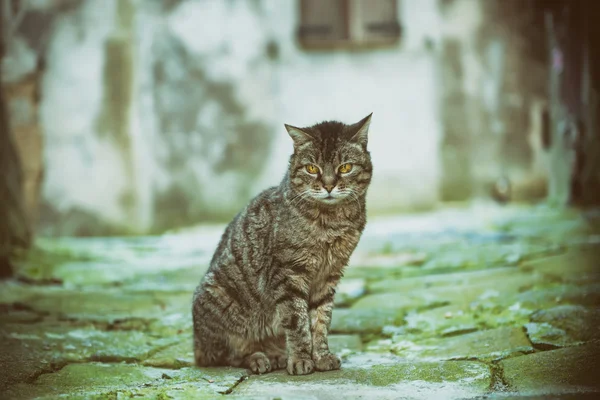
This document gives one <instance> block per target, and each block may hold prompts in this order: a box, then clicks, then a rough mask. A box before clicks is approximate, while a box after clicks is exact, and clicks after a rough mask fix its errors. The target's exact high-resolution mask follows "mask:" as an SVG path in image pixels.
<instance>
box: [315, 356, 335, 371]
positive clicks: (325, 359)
mask: <svg viewBox="0 0 600 400" xmlns="http://www.w3.org/2000/svg"><path fill="white" fill-rule="evenodd" d="M313 360H314V361H315V369H316V370H317V371H332V370H334V369H340V367H341V366H342V360H340V358H339V357H338V356H336V355H335V354H332V353H327V354H323V355H314V356H313Z"/></svg>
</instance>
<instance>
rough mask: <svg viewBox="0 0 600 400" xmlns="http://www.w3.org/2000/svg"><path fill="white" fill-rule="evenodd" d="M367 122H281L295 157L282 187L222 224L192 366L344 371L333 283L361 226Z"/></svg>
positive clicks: (204, 287)
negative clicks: (334, 327)
mask: <svg viewBox="0 0 600 400" xmlns="http://www.w3.org/2000/svg"><path fill="white" fill-rule="evenodd" d="M370 122H371V115H369V116H367V117H366V118H364V119H362V120H361V121H359V122H357V123H355V124H353V125H345V124H343V123H341V122H336V121H327V122H322V123H319V124H316V125H314V126H311V127H308V128H296V127H293V126H289V125H285V127H286V129H287V131H288V133H289V135H290V136H291V138H292V139H293V142H294V153H293V154H292V156H291V158H290V161H289V169H288V171H287V173H286V175H285V177H284V178H283V181H282V182H281V184H280V185H279V186H276V187H272V188H270V189H267V190H265V191H264V192H262V193H261V194H259V195H258V196H257V197H256V198H254V199H253V200H252V201H251V202H250V203H249V204H248V206H247V207H246V208H245V209H244V210H243V211H241V212H240V213H239V214H238V215H237V216H236V217H235V218H234V219H233V221H232V222H231V223H230V224H229V225H228V226H227V229H226V230H225V232H224V234H223V236H222V238H221V241H220V243H219V246H218V248H217V250H216V252H215V254H214V256H213V258H212V260H211V263H210V267H209V269H208V271H207V273H206V275H205V276H204V278H203V279H202V281H201V282H200V285H199V286H198V288H197V289H196V291H195V293H194V299H193V306H192V314H193V322H194V354H195V360H196V364H197V365H198V366H226V365H228V366H234V367H245V368H249V369H250V370H251V371H252V372H253V373H258V374H262V373H265V372H268V371H273V370H276V369H283V368H286V369H287V372H288V373H289V374H291V375H304V374H309V373H311V372H313V370H317V371H329V370H333V369H339V368H340V365H341V361H340V359H339V358H338V357H337V356H335V355H334V354H332V353H331V352H330V351H329V346H328V343H327V333H328V330H329V326H330V323H331V312H332V309H333V300H334V295H335V290H336V286H337V283H338V281H339V280H340V278H341V276H342V274H343V270H344V267H345V266H346V264H347V263H348V259H349V258H350V255H351V254H352V252H353V251H354V248H355V247H356V245H357V244H358V241H359V239H360V236H361V234H362V231H363V229H364V227H365V223H366V217H365V211H366V210H365V196H366V192H367V188H368V186H369V183H370V182H371V175H372V171H373V167H372V164H371V157H370V154H369V152H368V151H367V135H368V131H369V124H370Z"/></svg>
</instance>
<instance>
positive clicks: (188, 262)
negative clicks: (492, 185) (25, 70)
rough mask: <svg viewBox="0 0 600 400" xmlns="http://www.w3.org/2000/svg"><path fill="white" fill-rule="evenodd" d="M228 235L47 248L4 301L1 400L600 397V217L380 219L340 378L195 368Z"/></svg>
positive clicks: (50, 243)
mask: <svg viewBox="0 0 600 400" xmlns="http://www.w3.org/2000/svg"><path fill="white" fill-rule="evenodd" d="M222 229H223V226H207V227H200V228H196V229H189V230H185V231H178V232H172V233H169V234H167V235H163V236H160V237H141V238H112V239H106V238H88V239H60V240H57V239H53V240H49V239H39V241H38V245H39V246H38V249H37V250H36V251H34V252H32V253H31V254H30V255H29V258H28V260H27V261H26V262H24V263H23V264H22V265H21V266H20V274H21V278H20V279H19V280H17V281H10V282H3V283H0V339H1V340H0V371H2V372H1V375H0V398H1V399H5V398H6V399H29V398H46V399H49V398H58V397H60V398H69V399H80V398H81V399H84V398H85V399H88V398H96V399H122V398H132V397H135V398H151V399H188V398H189V399H214V398H217V399H218V398H221V397H231V398H234V399H278V398H279V399H340V398H344V399H368V398H375V399H430V398H431V399H438V398H440V399H471V398H488V399H512V398H528V399H538V398H547V397H546V396H550V395H552V398H561V399H578V398H590V399H591V398H596V397H597V396H598V397H600V372H598V371H599V370H600V357H599V356H600V213H599V212H591V211H590V212H585V213H583V212H574V211H566V212H558V211H555V210H552V209H548V208H544V207H541V206H540V207H517V206H511V207H496V206H486V205H475V206H470V207H464V208H454V209H442V210H440V211H437V212H432V213H426V214H420V215H412V216H398V217H393V218H391V217H388V218H372V219H371V220H370V222H369V224H368V228H367V231H366V232H365V234H364V236H363V240H362V241H361V243H360V245H359V248H358V249H357V251H356V253H355V255H354V256H353V258H352V261H351V265H350V267H349V268H348V270H347V273H346V276H345V278H344V280H343V282H342V283H341V286H340V288H339V293H338V296H337V299H336V303H337V308H336V310H335V311H334V317H333V324H332V331H333V333H332V335H331V337H330V343H331V347H332V349H333V351H335V352H336V353H338V354H340V355H341V357H342V359H343V365H342V369H341V370H339V371H333V372H327V373H314V374H312V375H309V376H300V377H291V376H288V375H287V374H286V373H284V372H275V373H271V374H266V375H262V376H250V375H248V373H247V372H246V371H245V370H242V369H234V368H204V369H198V368H196V367H194V366H193V365H192V358H193V357H192V348H191V335H192V332H191V317H190V303H191V294H192V291H193V290H194V287H195V286H196V284H197V283H198V281H199V279H200V277H201V276H202V274H203V272H204V270H205V268H206V266H207V264H208V261H209V259H210V257H211V255H212V251H213V249H214V248H215V246H216V243H217V241H218V239H219V235H220V233H221V231H222Z"/></svg>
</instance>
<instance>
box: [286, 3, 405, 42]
mask: <svg viewBox="0 0 600 400" xmlns="http://www.w3.org/2000/svg"><path fill="white" fill-rule="evenodd" d="M400 31H401V28H400V24H399V23H398V4H397V0H300V27H299V30H298V39H299V41H300V44H301V45H302V46H303V47H304V48H307V49H319V48H356V47H373V46H382V45H383V46H385V45H394V44H396V43H397V42H398V40H399V38H400Z"/></svg>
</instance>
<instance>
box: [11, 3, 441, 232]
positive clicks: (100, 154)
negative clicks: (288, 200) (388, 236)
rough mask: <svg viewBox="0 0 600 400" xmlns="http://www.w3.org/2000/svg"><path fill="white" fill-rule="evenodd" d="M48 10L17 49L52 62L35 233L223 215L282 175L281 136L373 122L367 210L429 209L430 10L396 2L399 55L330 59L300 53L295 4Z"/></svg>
mask: <svg viewBox="0 0 600 400" xmlns="http://www.w3.org/2000/svg"><path fill="white" fill-rule="evenodd" d="M45 3H48V4H46V8H44V9H43V10H42V11H37V15H38V17H39V16H40V15H41V16H42V17H44V18H42V19H43V20H44V21H46V22H47V23H46V25H44V27H45V28H44V29H45V31H44V35H43V36H44V37H45V38H46V39H45V46H43V47H40V46H38V47H32V46H30V45H28V44H27V43H26V42H24V46H23V51H24V54H26V55H29V56H30V58H32V59H34V60H35V59H38V60H40V59H43V60H44V65H45V69H44V73H43V75H42V77H41V100H40V124H39V126H40V127H41V128H42V132H43V136H44V141H45V143H46V145H45V146H44V164H45V169H46V171H45V179H44V184H43V193H42V203H43V207H42V210H41V214H42V215H41V217H42V218H41V219H42V222H41V228H42V232H44V233H48V234H100V233H113V232H127V231H130V232H144V231H148V230H162V229H165V228H168V227H173V226H179V225H186V224H190V223H195V222H199V221H206V220H210V219H216V218H230V217H231V216H232V215H233V214H234V213H235V212H237V210H238V209H239V208H240V207H241V206H242V205H243V204H244V203H245V202H246V201H247V200H248V199H249V198H250V197H252V196H253V195H255V194H256V193H258V192H259V191H261V190H263V189H264V188H266V187H268V186H269V185H273V184H277V183H278V182H279V180H280V179H281V177H282V176H283V173H284V171H285V167H286V164H287V158H288V156H289V154H290V152H291V149H292V146H291V142H290V140H289V138H288V136H287V135H286V134H285V131H284V129H283V124H284V123H292V124H296V125H306V124H312V123H315V122H317V121H319V120H322V119H333V118H336V119H341V120H343V121H346V122H354V121H356V120H358V119H360V118H362V117H364V115H366V114H368V113H370V112H374V115H375V117H374V121H373V126H372V136H371V141H370V147H371V151H372V154H373V157H374V159H375V161H376V162H375V166H376V175H375V179H374V182H373V187H372V190H371V192H370V197H371V198H370V200H369V203H370V211H371V212H382V211H385V210H388V209H395V210H397V209H406V208H414V207H427V206H431V205H433V204H435V203H436V201H437V199H438V190H437V187H438V184H439V178H438V175H439V170H440V167H439V165H438V158H439V157H438V143H439V140H440V131H441V128H440V123H439V118H438V115H437V102H436V98H437V95H438V92H437V87H436V82H435V80H434V77H435V61H436V59H435V56H434V54H433V53H432V52H431V51H430V50H428V47H427V46H426V45H425V42H426V41H427V40H429V41H430V42H431V41H433V42H435V40H436V35H437V32H438V29H437V26H438V25H439V24H438V22H439V21H438V17H439V13H438V12H437V0H427V1H419V2H401V4H402V7H400V9H399V13H400V15H399V17H400V21H402V23H403V25H404V26H403V28H404V29H403V32H404V34H403V38H402V41H401V43H400V44H399V45H398V46H396V47H392V48H387V49H380V50H366V51H363V52H328V53H310V52H305V51H302V50H300V49H299V47H298V45H297V43H296V41H295V31H296V29H297V17H298V4H297V2H295V1H273V0H263V1H256V2H246V1H237V2H220V1H210V0H205V1H176V2H164V3H163V2H147V1H137V0H127V1H118V2H117V1H115V0H107V1H104V0H102V1H100V0H90V1H84V2H78V1H72V2H45ZM61 4H62V5H61ZM59 6H60V7H59ZM61 7H62V8H61ZM30 16H31V15H30V14H27V16H26V19H25V21H27V18H29V17H30ZM30 19H31V18H30ZM38 19H39V18H38ZM18 34H20V35H21V36H23V37H24V38H27V37H28V35H31V32H28V31H19V32H18Z"/></svg>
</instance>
